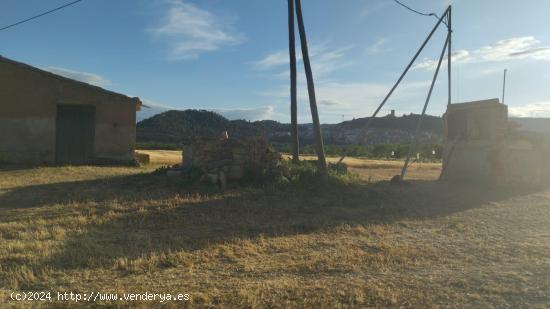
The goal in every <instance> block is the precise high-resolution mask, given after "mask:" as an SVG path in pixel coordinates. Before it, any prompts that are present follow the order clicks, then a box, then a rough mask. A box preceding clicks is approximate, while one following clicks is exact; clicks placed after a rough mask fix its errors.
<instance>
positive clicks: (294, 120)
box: [287, 0, 300, 163]
mask: <svg viewBox="0 0 550 309" xmlns="http://www.w3.org/2000/svg"><path fill="white" fill-rule="evenodd" d="M287 1H288V54H289V56H290V124H291V149H292V162H294V163H297V162H299V161H300V142H299V137H298V99H297V93H296V88H297V85H296V83H297V82H296V46H295V44H296V38H295V35H294V0H287Z"/></svg>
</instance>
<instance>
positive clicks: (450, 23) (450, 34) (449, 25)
mask: <svg viewBox="0 0 550 309" xmlns="http://www.w3.org/2000/svg"><path fill="white" fill-rule="evenodd" d="M452 17H453V11H452V6H450V5H449V8H448V9H447V31H448V32H447V36H448V37H449V45H448V46H447V48H448V49H447V81H448V92H449V93H448V101H447V105H451V101H452V91H451V89H452V88H451V68H452V67H451V60H452V54H451V52H452V46H451V44H452V38H453V19H452Z"/></svg>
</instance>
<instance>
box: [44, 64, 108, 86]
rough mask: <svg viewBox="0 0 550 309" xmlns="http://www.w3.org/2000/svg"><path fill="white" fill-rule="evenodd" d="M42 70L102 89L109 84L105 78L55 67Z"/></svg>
mask: <svg viewBox="0 0 550 309" xmlns="http://www.w3.org/2000/svg"><path fill="white" fill-rule="evenodd" d="M44 69H45V70H46V71H49V72H51V73H53V74H57V75H61V76H63V77H67V78H70V79H74V80H77V81H81V82H84V83H87V84H90V85H94V86H100V87H104V86H108V85H110V84H111V82H110V81H109V80H108V79H106V78H105V77H103V76H101V75H98V74H94V73H88V72H82V71H74V70H69V69H64V68H57V67H47V68H44Z"/></svg>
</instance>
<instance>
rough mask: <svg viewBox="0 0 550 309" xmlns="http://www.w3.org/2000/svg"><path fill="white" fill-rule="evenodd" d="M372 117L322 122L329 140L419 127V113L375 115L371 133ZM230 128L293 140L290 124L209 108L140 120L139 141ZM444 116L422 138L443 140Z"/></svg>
mask: <svg viewBox="0 0 550 309" xmlns="http://www.w3.org/2000/svg"><path fill="white" fill-rule="evenodd" d="M368 119H369V118H358V119H354V120H350V121H346V122H342V123H339V124H324V125H322V129H323V135H324V138H325V141H326V143H327V144H336V145H345V144H384V143H407V142H409V140H410V138H411V136H412V132H414V130H415V128H416V123H417V121H418V119H419V115H406V116H403V117H389V116H386V117H380V118H375V119H374V120H373V121H372V123H371V126H370V130H369V131H368V133H367V132H366V130H365V128H366V125H367V122H368ZM223 131H227V132H228V133H229V136H231V137H236V138H238V137H252V136H265V137H267V138H268V139H269V140H270V141H272V142H276V143H288V142H289V141H290V124H284V123H279V122H277V121H273V120H262V121H255V122H249V121H245V120H228V119H226V118H225V117H223V116H221V115H219V114H217V113H214V112H211V111H206V110H185V111H176V110H172V111H167V112H164V113H161V114H158V115H155V116H153V117H151V118H148V119H145V120H142V121H140V122H138V124H137V140H138V142H156V143H181V142H182V141H185V140H186V139H189V138H190V137H193V136H196V137H199V136H200V137H217V136H220V134H221V133H222V132H223ZM299 132H300V133H299V134H300V142H301V143H302V144H305V145H307V144H311V143H313V142H314V136H313V127H312V125H311V124H300V125H299ZM441 135H442V120H441V118H440V117H435V116H427V117H426V119H424V123H423V126H422V134H421V141H423V142H433V141H439V140H441Z"/></svg>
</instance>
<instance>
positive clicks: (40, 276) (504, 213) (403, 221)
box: [0, 159, 550, 308]
mask: <svg viewBox="0 0 550 309" xmlns="http://www.w3.org/2000/svg"><path fill="white" fill-rule="evenodd" d="M347 163H348V164H349V166H350V167H351V168H352V169H353V170H354V171H356V172H357V173H359V174H360V178H361V180H360V181H357V182H356V183H351V184H345V185H339V186H334V187H329V188H323V189H322V190H316V191H307V190H298V189H292V188H287V189H284V190H283V189H238V190H237V189H235V190H229V191H226V192H217V191H215V190H210V191H209V190H207V191H195V190H188V189H185V188H182V187H181V186H179V185H177V184H176V183H173V182H171V181H169V180H168V179H167V178H166V177H165V176H164V175H162V174H155V173H151V172H152V171H153V170H154V169H155V168H156V166H155V165H152V166H148V167H139V168H137V167H135V168H134V167H87V166H82V167H14V166H13V167H1V168H0V307H7V306H13V307H21V308H26V307H39V306H43V307H48V306H50V307H57V306H60V305H62V306H74V307H80V306H89V307H92V306H103V307H124V308H126V307H128V308H135V307H142V308H146V307H167V308H181V307H188V308H195V307H208V308H212V307H221V308H368V307H373V308H380V307H390V308H548V307H549V305H550V190H549V189H546V188H517V187H515V188H497V189H489V188H485V187H483V186H479V185H471V184H463V185H451V184H447V183H440V182H436V181H434V179H436V178H437V176H438V173H439V170H438V168H439V167H438V165H437V164H422V166H420V165H413V168H412V169H411V174H410V179H411V182H410V184H408V185H402V186H392V185H390V184H388V183H387V181H385V180H387V179H388V178H389V177H387V176H393V175H394V174H396V173H397V172H398V171H399V168H400V165H399V164H400V163H399V162H395V161H369V160H362V159H348V162H347ZM162 164H167V163H165V162H162ZM369 178H370V181H369ZM16 291H50V292H51V293H52V296H54V298H55V299H53V300H52V302H48V301H44V302H38V301H34V302H29V301H26V302H17V301H13V300H11V299H10V294H11V293H12V292H16ZM57 292H74V293H81V294H84V293H87V294H88V295H90V294H91V293H103V294H106V293H118V294H117V295H118V297H119V298H122V297H123V295H124V293H145V292H149V293H173V294H176V293H187V294H188V295H189V297H190V299H189V300H188V301H171V302H165V303H160V302H159V301H158V300H157V301H148V302H139V301H125V300H117V301H105V300H104V301H95V302H94V301H81V302H79V303H76V302H74V301H60V300H57ZM96 295H97V294H96Z"/></svg>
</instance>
